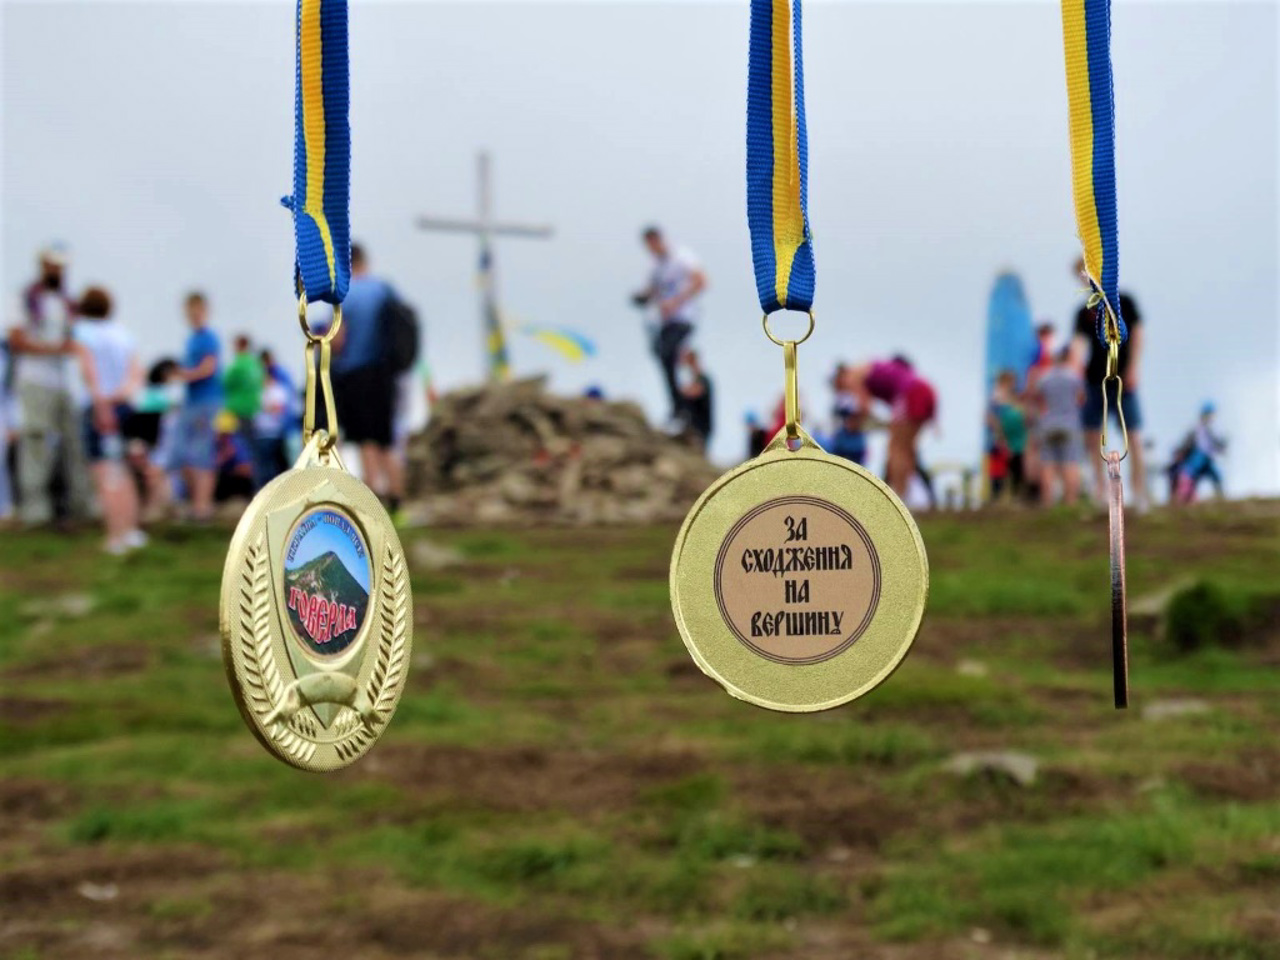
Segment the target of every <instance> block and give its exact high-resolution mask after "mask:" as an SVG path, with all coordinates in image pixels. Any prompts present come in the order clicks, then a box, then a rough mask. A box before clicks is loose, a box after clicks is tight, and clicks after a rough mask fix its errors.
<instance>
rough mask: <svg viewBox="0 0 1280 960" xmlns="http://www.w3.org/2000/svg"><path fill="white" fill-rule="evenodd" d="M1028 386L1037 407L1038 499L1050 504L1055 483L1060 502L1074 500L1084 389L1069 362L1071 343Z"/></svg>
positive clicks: (1081, 446) (1081, 452) (1077, 488)
mask: <svg viewBox="0 0 1280 960" xmlns="http://www.w3.org/2000/svg"><path fill="white" fill-rule="evenodd" d="M1031 390H1032V395H1033V398H1034V399H1035V401H1036V404H1037V406H1038V407H1039V409H1040V419H1039V425H1038V429H1039V434H1040V462H1041V464H1042V467H1043V472H1042V474H1041V477H1042V479H1041V483H1040V500H1041V502H1042V503H1043V504H1044V505H1045V506H1050V505H1051V504H1052V503H1053V502H1054V496H1055V494H1056V492H1057V491H1056V489H1055V484H1056V486H1057V488H1060V489H1061V491H1062V502H1063V503H1065V504H1073V503H1075V502H1076V498H1077V497H1078V496H1079V494H1080V458H1081V457H1082V456H1083V455H1084V437H1083V435H1082V432H1081V427H1080V420H1081V415H1080V408H1081V405H1082V404H1083V403H1084V401H1085V396H1086V393H1085V389H1084V380H1083V378H1082V377H1081V376H1080V373H1079V371H1077V370H1076V369H1074V368H1073V367H1072V366H1071V348H1070V347H1064V348H1063V349H1062V350H1061V351H1060V352H1059V353H1058V354H1057V356H1056V357H1055V358H1054V362H1053V366H1051V367H1050V368H1049V369H1048V370H1046V371H1045V372H1044V373H1042V374H1040V375H1038V376H1036V377H1035V378H1033V381H1032V387H1031Z"/></svg>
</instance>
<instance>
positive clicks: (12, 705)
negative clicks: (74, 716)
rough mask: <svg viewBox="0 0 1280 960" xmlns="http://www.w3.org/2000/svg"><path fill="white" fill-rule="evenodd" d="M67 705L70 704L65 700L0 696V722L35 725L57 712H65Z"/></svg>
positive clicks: (15, 724) (22, 725) (16, 725)
mask: <svg viewBox="0 0 1280 960" xmlns="http://www.w3.org/2000/svg"><path fill="white" fill-rule="evenodd" d="M69 707H70V704H69V703H68V702H67V701H66V700H52V699H48V698H45V699H40V698H37V697H0V723H8V724H11V725H13V726H15V727H30V726H35V725H36V724H38V723H40V722H41V721H43V720H48V719H49V718H50V717H53V716H56V715H57V714H59V713H65V712H66V711H67V710H68V708H69Z"/></svg>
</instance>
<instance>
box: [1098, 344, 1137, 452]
mask: <svg viewBox="0 0 1280 960" xmlns="http://www.w3.org/2000/svg"><path fill="white" fill-rule="evenodd" d="M1113 381H1114V382H1115V385H1116V419H1118V420H1119V421H1120V435H1121V439H1122V440H1123V446H1122V447H1121V449H1120V457H1119V459H1120V460H1123V459H1124V458H1125V457H1127V456H1129V427H1128V425H1127V424H1126V423H1125V422H1124V380H1123V379H1122V378H1121V376H1120V341H1119V339H1108V341H1107V375H1106V376H1105V377H1103V378H1102V433H1101V437H1100V441H1101V442H1100V443H1099V445H1098V446H1099V452H1100V453H1101V455H1102V459H1103V460H1107V461H1109V460H1110V459H1111V457H1110V451H1108V450H1107V422H1108V421H1109V420H1110V416H1109V414H1110V403H1109V401H1108V398H1107V385H1108V384H1110V383H1112V382H1113Z"/></svg>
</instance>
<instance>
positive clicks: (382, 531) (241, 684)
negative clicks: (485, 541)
mask: <svg viewBox="0 0 1280 960" xmlns="http://www.w3.org/2000/svg"><path fill="white" fill-rule="evenodd" d="M304 458H305V454H304ZM300 475H301V476H306V477H307V478H308V479H309V480H310V481H311V483H310V485H309V486H310V490H309V491H307V490H303V491H302V492H298V491H297V490H296V489H295V490H293V491H292V492H288V491H287V490H286V488H287V487H289V486H291V485H295V484H296V479H297V478H298V477H299V476H300ZM326 484H328V485H329V486H330V487H331V490H332V492H333V493H334V494H336V496H334V495H328V494H326V495H323V496H320V497H319V498H317V499H316V500H314V501H313V502H308V501H309V499H310V498H311V497H312V496H315V495H316V494H319V493H320V492H321V491H323V490H324V488H325V485H326ZM325 505H329V506H332V507H336V508H338V509H339V510H340V511H341V512H342V513H343V514H344V515H345V516H346V517H347V518H348V519H349V520H350V521H352V522H353V523H354V525H355V526H356V528H357V529H358V530H359V532H360V534H361V536H362V538H363V540H364V542H365V548H366V550H367V552H368V554H369V569H370V584H369V586H370V590H369V597H370V602H369V607H368V610H367V612H366V615H365V620H364V623H362V624H361V626H360V634H361V636H358V637H357V639H356V641H354V642H353V643H352V644H351V645H350V647H348V649H347V650H344V651H343V652H342V653H340V654H338V655H336V657H335V658H334V660H333V661H332V662H330V661H325V660H317V666H319V667H321V668H322V669H321V671H318V672H323V670H325V669H328V668H330V667H332V666H334V665H335V664H341V663H344V662H346V661H347V658H348V655H349V651H357V652H358V654H359V656H360V657H361V658H362V659H361V660H360V666H359V670H358V674H359V683H360V685H362V686H364V685H367V684H368V683H369V678H370V676H371V675H372V674H373V673H374V671H375V669H376V668H377V667H379V666H390V667H391V670H390V671H387V670H383V671H381V673H382V678H381V679H382V681H383V682H384V684H385V686H384V688H383V691H382V692H383V695H382V696H381V697H379V698H378V702H377V707H378V710H377V714H376V720H375V726H376V729H374V730H372V731H370V730H369V729H368V726H369V725H368V724H365V725H364V726H363V727H362V728H359V727H358V728H356V730H355V731H353V733H354V735H353V736H351V737H349V738H348V739H347V740H346V741H344V749H343V750H342V751H341V752H340V751H339V750H338V748H337V746H336V745H335V742H334V741H321V740H313V739H309V738H307V737H305V736H304V735H303V734H301V733H299V732H298V731H297V730H296V729H293V728H292V727H290V726H288V725H285V726H284V729H283V731H279V732H277V733H276V734H275V735H273V734H272V733H271V732H270V731H269V730H268V729H267V727H266V726H265V725H264V720H263V715H262V714H261V713H259V711H258V710H257V709H255V707H254V706H253V704H252V703H251V702H250V701H249V696H248V694H247V691H246V686H247V685H248V681H247V679H246V677H245V675H244V671H245V663H244V656H243V654H242V653H241V652H240V651H239V650H238V649H237V648H238V646H239V641H240V640H241V633H242V631H243V622H242V621H243V611H242V609H241V606H242V598H241V595H240V594H241V585H242V580H243V577H244V568H245V566H246V565H247V562H248V559H249V558H248V555H249V553H250V550H251V544H250V541H251V540H252V539H253V538H254V534H255V532H259V533H260V534H261V536H262V537H263V538H264V539H265V537H266V518H267V516H268V515H269V514H271V513H273V512H275V511H277V510H282V509H288V508H290V507H292V506H297V507H298V509H299V517H300V516H301V515H302V514H305V513H307V512H308V511H310V510H313V509H317V508H322V507H323V506H325ZM296 519H297V518H295V520H294V521H293V522H291V523H290V526H289V529H290V530H292V528H293V526H294V524H295V523H296ZM286 539H287V534H286ZM266 549H268V550H269V549H270V548H269V545H268V546H267V547H266ZM379 558H381V559H379ZM268 562H270V561H269V560H268ZM384 564H386V565H387V566H388V567H389V569H390V570H391V571H392V573H391V575H390V578H391V579H390V580H389V579H388V577H389V574H388V569H384ZM278 573H279V572H278V571H277V570H276V569H275V568H274V566H272V567H271V568H270V570H269V574H270V576H271V577H272V578H275V577H277V576H278ZM392 581H394V582H392ZM388 589H389V590H391V591H392V592H393V594H394V601H393V603H392V607H393V608H394V609H390V610H384V609H383V606H384V601H383V597H382V594H383V593H384V591H385V590H388ZM278 605H279V600H278V598H275V594H274V592H273V600H272V603H271V643H272V647H273V649H274V648H275V647H276V646H277V645H279V646H283V645H287V644H289V643H291V642H293V638H292V637H291V636H289V634H288V627H287V625H286V626H285V627H284V632H283V633H282V632H281V631H280V630H278V629H277V628H276V624H277V622H278V621H283V619H284V616H285V615H284V614H282V613H281V612H280V610H279V609H278ZM412 610H413V597H412V591H411V588H410V583H409V573H408V564H407V561H406V559H405V553H404V548H403V545H402V544H401V543H400V538H399V535H398V534H397V533H396V529H395V526H394V525H393V524H392V522H391V518H390V516H389V515H388V514H387V512H386V509H385V508H384V507H383V506H382V503H381V501H380V500H379V499H378V498H377V496H376V495H375V494H374V493H373V491H371V490H370V489H369V488H368V487H366V486H365V485H364V484H363V483H362V482H361V481H360V480H358V479H357V478H356V477H354V476H352V475H351V474H350V473H347V472H346V470H344V469H339V468H336V467H330V466H320V465H314V464H313V465H306V466H303V465H301V464H300V465H298V466H295V467H294V468H292V469H290V470H287V471H285V472H284V473H283V474H281V475H280V476H278V477H276V478H275V479H274V480H272V481H271V482H270V483H268V484H267V485H266V486H265V487H263V488H262V489H261V490H260V491H259V492H258V494H257V495H256V496H255V497H254V498H253V500H252V501H251V502H250V503H249V506H248V507H247V508H246V509H245V511H244V513H243V514H242V515H241V517H240V521H239V523H238V524H237V525H236V530H235V533H234V534H233V535H232V538H231V545H230V548H229V549H228V551H227V558H226V561H225V562H224V564H223V571H222V585H221V604H220V611H219V633H220V635H221V640H222V660H223V666H224V668H225V671H226V675H227V681H228V685H229V686H230V688H231V694H232V698H233V699H234V701H235V704H236V708H237V709H238V710H239V712H240V715H241V717H242V718H243V719H244V722H245V725H246V726H247V727H248V728H249V730H250V731H251V732H252V733H253V735H254V737H255V738H256V739H257V740H258V742H259V743H261V744H262V746H263V747H265V748H266V750H267V751H268V752H269V753H270V754H271V755H272V756H274V757H276V758H277V759H279V760H281V761H283V762H284V763H287V764H289V765H290V766H292V767H295V768H297V769H299V770H305V771H307V772H311V773H328V772H332V771H336V770H340V769H342V768H344V767H347V766H350V765H351V764H352V763H354V762H356V761H357V760H359V759H360V758H361V757H362V756H364V755H365V754H366V753H367V752H368V751H369V750H370V749H371V748H372V747H373V745H374V744H375V743H376V742H377V740H378V739H379V738H380V737H381V736H382V734H383V733H384V732H385V731H386V728H387V726H388V725H389V724H390V722H391V719H392V717H393V715H394V713H395V710H396V707H397V706H398V705H399V702H400V698H401V696H402V694H403V693H404V688H405V685H406V681H407V679H408V665H409V662H410V659H411V656H412V646H413V618H412ZM388 646H389V647H390V648H391V649H390V654H391V656H390V662H389V664H377V663H376V662H375V661H377V660H378V659H379V655H380V654H382V653H385V652H387V648H388ZM384 659H385V658H384ZM277 669H279V668H277ZM286 672H287V673H288V674H292V673H293V670H292V668H291V667H289V668H286V669H282V670H281V673H286ZM308 745H310V746H311V747H313V748H314V749H308V748H307V747H308Z"/></svg>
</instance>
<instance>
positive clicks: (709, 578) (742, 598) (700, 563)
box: [671, 431, 929, 712]
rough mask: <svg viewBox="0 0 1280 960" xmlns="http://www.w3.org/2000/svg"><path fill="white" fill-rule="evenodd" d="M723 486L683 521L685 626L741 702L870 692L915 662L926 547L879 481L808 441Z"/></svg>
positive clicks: (826, 704)
mask: <svg viewBox="0 0 1280 960" xmlns="http://www.w3.org/2000/svg"><path fill="white" fill-rule="evenodd" d="M802 440H803V444H802V446H801V448H800V449H799V450H796V451H791V450H788V449H786V448H785V447H784V446H783V445H782V444H781V443H780V442H779V441H778V440H776V439H775V442H774V443H771V444H770V445H769V447H768V449H766V451H765V452H764V453H763V454H761V455H760V456H759V457H757V458H756V459H754V460H750V461H748V462H747V463H744V464H743V465H741V466H740V467H738V468H736V469H735V470H732V471H730V472H729V473H727V474H725V475H724V476H723V477H721V478H720V479H719V480H718V481H717V482H716V483H715V484H713V485H712V486H711V488H710V489H708V490H707V491H706V492H705V493H704V494H703V495H702V497H701V498H700V499H699V500H698V502H697V503H696V504H695V505H694V507H693V509H692V510H691V511H690V513H689V515H688V517H687V518H686V519H685V522H684V525H683V526H682V528H681V530H680V534H679V536H678V537H677V539H676V544H675V549H674V552H673V555H672V566H671V598H672V608H673V612H674V614H675V619H676V624H677V627H678V628H679V630H680V634H681V636H682V638H683V639H684V642H685V645H686V646H687V647H688V649H689V652H690V654H691V655H692V656H693V658H694V660H695V661H696V662H697V663H698V665H699V667H701V668H702V670H703V672H704V673H706V674H707V675H708V676H710V677H712V679H714V680H716V681H717V682H719V683H720V684H721V685H722V686H723V687H724V688H725V689H726V690H727V691H728V692H729V693H731V694H733V695H734V696H736V697H738V698H740V699H743V700H747V701H748V702H751V703H754V704H756V705H758V706H762V707H767V708H769V709H773V710H781V711H787V712H808V711H816V710H825V709H829V708H831V707H835V706H839V705H840V704H842V703H847V702H848V701H850V700H852V699H855V698H856V697H859V696H861V695H862V694H864V693H867V692H868V691H870V690H871V689H874V688H875V687H876V686H877V685H879V684H880V683H882V682H883V681H884V680H885V679H887V678H888V677H889V675H890V674H892V672H893V671H894V669H896V668H897V666H898V665H899V664H900V663H901V662H902V660H903V659H904V658H905V657H906V655H907V653H908V652H909V650H910V648H911V644H912V642H913V641H914V639H915V636H916V632H917V630H918V629H919V626H920V622H921V619H922V618H923V614H924V606H925V600H926V598H927V595H928V585H929V571H928V560H927V557H926V555H925V550H924V543H923V541H922V540H921V538H920V534H919V531H918V530H917V528H916V525H915V522H914V521H913V520H912V518H911V514H910V513H909V511H908V510H907V509H906V507H905V506H904V505H903V504H902V502H901V501H900V500H899V499H898V498H897V496H895V495H894V493H893V492H892V491H891V490H890V489H889V488H888V487H887V486H886V485H885V484H884V483H883V482H882V481H880V480H879V478H877V477H875V476H873V475H872V474H870V473H868V472H867V471H866V470H864V469H863V468H862V467H860V466H858V465H857V464H854V463H852V462H850V461H847V460H844V459H843V458H839V457H833V456H831V455H829V454H827V453H826V452H825V451H823V450H822V449H821V448H820V447H819V446H818V445H817V444H816V443H814V441H813V440H812V439H811V438H809V437H808V435H807V434H803V431H802Z"/></svg>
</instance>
